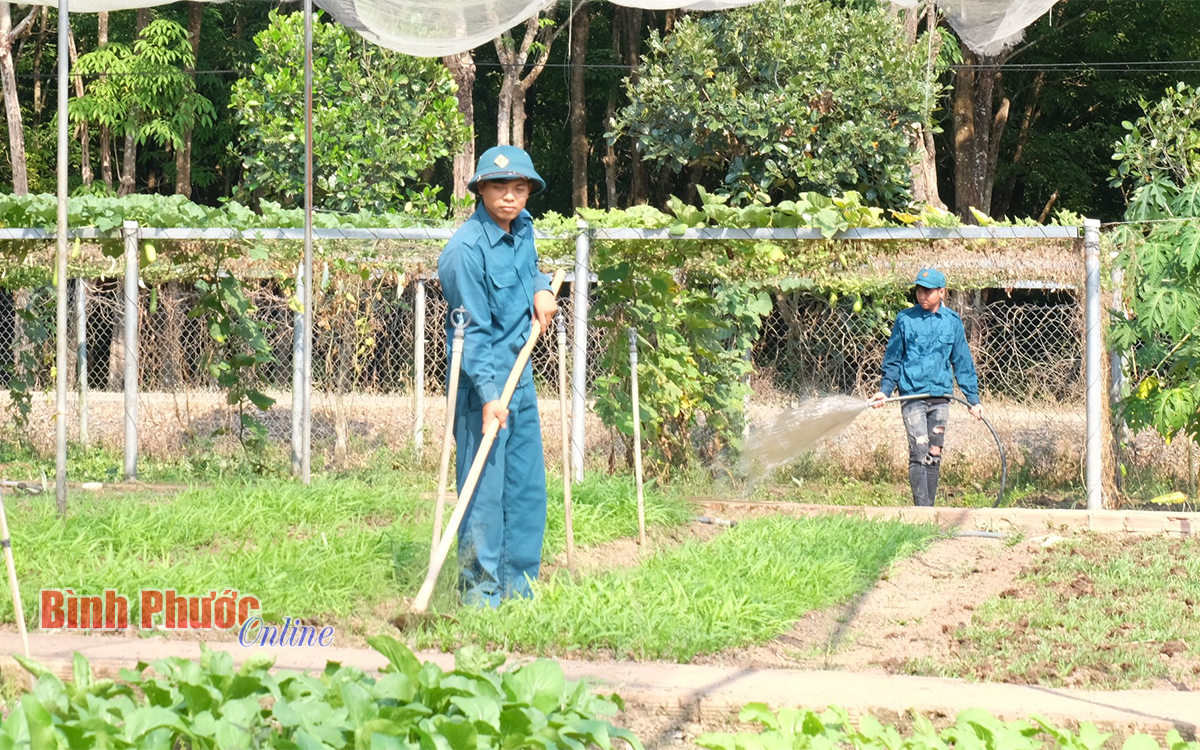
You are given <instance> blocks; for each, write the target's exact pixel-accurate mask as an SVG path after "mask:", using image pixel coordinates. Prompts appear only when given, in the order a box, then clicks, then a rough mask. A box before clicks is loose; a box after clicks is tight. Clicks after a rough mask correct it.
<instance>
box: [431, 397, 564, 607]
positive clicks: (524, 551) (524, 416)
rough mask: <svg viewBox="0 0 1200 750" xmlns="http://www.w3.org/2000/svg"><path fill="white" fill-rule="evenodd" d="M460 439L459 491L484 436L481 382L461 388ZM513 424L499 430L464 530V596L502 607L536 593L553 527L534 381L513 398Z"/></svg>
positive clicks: (461, 545) (461, 551)
mask: <svg viewBox="0 0 1200 750" xmlns="http://www.w3.org/2000/svg"><path fill="white" fill-rule="evenodd" d="M455 408H456V411H455V415H454V440H455V442H456V443H457V445H458V454H457V462H456V468H457V472H458V491H459V493H461V492H462V488H463V482H464V481H465V480H466V478H467V474H468V473H469V472H470V468H471V463H472V462H473V461H474V459H475V454H476V452H477V451H478V449H479V443H480V441H481V440H482V439H483V426H482V424H483V403H482V402H481V401H480V399H479V396H478V395H477V394H476V392H475V389H474V388H464V389H462V390H460V391H459V392H458V403H457V405H456V407H455ZM507 424H508V426H507V427H505V428H504V429H502V430H500V431H499V432H498V433H497V434H496V440H495V442H493V443H492V449H491V452H490V453H489V454H488V459H487V463H486V464H485V465H484V469H483V474H482V475H481V476H480V478H479V483H478V484H477V485H476V488H475V492H474V496H473V497H472V498H471V504H470V505H469V506H468V507H467V512H466V515H464V516H463V520H462V526H461V527H460V528H459V532H458V562H459V589H460V591H462V598H463V603H464V604H468V605H474V606H479V607H482V606H489V607H497V606H499V604H500V600H501V599H505V598H508V597H511V596H531V595H532V593H533V592H532V591H531V590H530V587H529V582H530V581H531V580H534V579H536V578H537V575H538V567H539V565H540V563H541V559H542V535H543V533H544V531H545V529H546V470H545V463H544V462H545V458H544V455H543V453H542V429H541V425H540V423H539V421H538V408H537V394H536V393H535V392H534V388H533V382H532V380H529V381H528V382H526V383H525V384H524V385H521V386H518V388H517V390H516V391H515V392H514V393H513V397H512V401H511V402H509V405H508V422H507Z"/></svg>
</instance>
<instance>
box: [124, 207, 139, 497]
mask: <svg viewBox="0 0 1200 750" xmlns="http://www.w3.org/2000/svg"><path fill="white" fill-rule="evenodd" d="M123 229H124V234H125V315H124V322H125V479H127V480H133V479H137V460H138V434H137V418H138V260H139V257H138V256H139V249H138V244H139V243H138V234H139V232H138V223H137V222H136V221H127V222H125V224H124V227H123Z"/></svg>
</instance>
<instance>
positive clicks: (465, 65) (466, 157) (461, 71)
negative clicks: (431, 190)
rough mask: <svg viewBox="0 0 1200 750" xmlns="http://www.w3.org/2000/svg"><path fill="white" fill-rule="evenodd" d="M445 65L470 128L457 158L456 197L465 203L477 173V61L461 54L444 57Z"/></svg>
mask: <svg viewBox="0 0 1200 750" xmlns="http://www.w3.org/2000/svg"><path fill="white" fill-rule="evenodd" d="M442 62H443V63H444V64H445V65H446V67H447V68H448V69H449V70H450V75H451V76H453V77H454V82H455V83H456V84H457V85H458V94H457V96H458V112H459V114H461V115H462V117H463V121H464V122H465V123H466V124H467V141H466V143H464V144H463V146H462V148H461V149H459V151H458V153H456V154H455V155H454V197H455V198H458V199H459V200H462V199H464V198H466V197H467V196H468V195H469V192H470V191H468V190H467V183H468V182H470V181H471V175H472V174H474V173H475V96H474V92H475V57H474V55H472V54H471V53H470V52H460V53H459V54H457V55H447V56H446V57H443V58H442ZM468 211H469V209H468Z"/></svg>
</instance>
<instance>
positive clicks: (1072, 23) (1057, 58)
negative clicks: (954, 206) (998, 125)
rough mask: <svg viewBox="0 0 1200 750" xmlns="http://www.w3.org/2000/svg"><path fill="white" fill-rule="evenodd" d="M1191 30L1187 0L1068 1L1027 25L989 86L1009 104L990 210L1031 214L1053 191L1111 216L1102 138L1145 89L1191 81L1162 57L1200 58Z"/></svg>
mask: <svg viewBox="0 0 1200 750" xmlns="http://www.w3.org/2000/svg"><path fill="white" fill-rule="evenodd" d="M1198 27H1200V3H1195V2H1192V0H1123V1H1122V2H1116V3H1114V2H1108V0H1073V1H1072V2H1066V3H1057V4H1056V5H1055V6H1054V9H1053V10H1052V11H1051V13H1050V14H1048V15H1047V16H1044V17H1043V18H1041V19H1039V20H1038V21H1037V22H1035V23H1034V24H1033V25H1032V26H1030V27H1029V28H1028V29H1027V30H1026V33H1025V39H1024V41H1022V42H1021V43H1020V44H1018V45H1017V46H1016V47H1014V48H1013V49H1012V50H1011V51H1010V54H1009V55H1008V56H1007V57H1006V58H1005V59H1004V60H1003V62H1004V63H1005V64H1013V65H1014V66H1019V67H1012V68H1007V69H1005V70H1004V71H1003V73H1002V79H1001V83H1000V85H999V86H997V97H998V98H1000V99H1005V98H1007V99H1008V100H1009V101H1010V104H1011V106H1010V108H1009V114H1008V125H1007V128H1006V129H1005V130H1004V143H1003V144H1002V146H1001V151H1000V158H999V160H998V164H997V173H996V179H997V185H996V187H995V192H994V193H993V201H992V206H991V214H992V215H993V216H1037V215H1038V214H1039V213H1040V212H1041V210H1042V208H1043V207H1044V206H1045V205H1046V202H1047V201H1048V200H1049V199H1050V197H1051V196H1052V195H1054V194H1056V193H1057V201H1056V202H1055V204H1054V205H1055V206H1056V207H1061V208H1065V209H1067V210H1069V211H1076V212H1079V213H1082V214H1083V215H1085V216H1098V217H1103V218H1105V219H1110V218H1117V217H1119V216H1120V215H1121V213H1122V212H1123V211H1124V208H1125V201H1124V200H1123V199H1122V196H1121V193H1120V192H1119V191H1118V190H1115V189H1113V188H1112V187H1111V186H1110V185H1109V184H1108V181H1107V179H1106V178H1107V176H1108V171H1109V169H1110V168H1111V166H1112V162H1111V161H1110V157H1111V156H1112V144H1113V142H1114V141H1117V140H1119V139H1120V138H1121V137H1122V135H1123V134H1124V131H1123V129H1122V127H1121V123H1122V121H1125V120H1133V119H1136V118H1137V117H1139V116H1140V114H1141V112H1142V110H1141V109H1140V108H1139V106H1138V102H1139V100H1140V99H1142V98H1143V97H1145V96H1146V95H1147V93H1148V92H1156V91H1161V90H1163V89H1164V88H1166V87H1167V86H1170V85H1173V84H1174V83H1175V82H1176V81H1185V82H1188V83H1191V84H1192V85H1195V84H1197V83H1200V72H1198V71H1196V70H1188V67H1187V66H1180V65H1178V64H1174V63H1171V62H1170V61H1172V60H1195V59H1197V57H1198V56H1200V35H1198V34H1196V29H1197V28H1198ZM1082 61H1086V62H1082ZM1154 61H1157V62H1154ZM1129 62H1134V63H1135V65H1130V66H1126V65H1124V63H1129ZM1147 62H1149V63H1150V64H1147ZM1137 63H1140V64H1137ZM939 146H940V153H941V154H942V155H943V156H944V157H945V159H944V160H943V163H942V164H941V165H940V166H941V167H942V168H943V169H947V170H950V169H952V165H951V164H950V162H949V158H950V156H951V155H952V153H953V147H952V144H951V143H950V134H947V136H946V138H945V139H944V140H943V142H942V143H941V144H939ZM981 208H982V207H981ZM985 210H987V209H986V208H985Z"/></svg>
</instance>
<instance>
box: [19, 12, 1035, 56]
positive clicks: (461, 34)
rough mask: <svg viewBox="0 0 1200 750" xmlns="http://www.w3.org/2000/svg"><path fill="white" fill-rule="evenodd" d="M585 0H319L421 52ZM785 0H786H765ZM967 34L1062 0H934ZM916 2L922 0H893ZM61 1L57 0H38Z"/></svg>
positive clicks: (463, 42)
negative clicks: (554, 6) (555, 6)
mask: <svg viewBox="0 0 1200 750" xmlns="http://www.w3.org/2000/svg"><path fill="white" fill-rule="evenodd" d="M556 1H558V2H563V3H566V2H580V0H314V2H316V4H317V5H318V6H319V7H321V8H323V9H325V10H326V11H327V12H328V13H329V14H330V15H331V16H333V17H334V18H335V19H337V20H338V21H339V22H340V23H342V24H344V25H345V26H347V27H349V28H352V29H354V30H355V31H357V32H358V33H360V34H362V35H363V37H365V38H366V39H368V40H370V41H372V42H374V43H376V44H378V45H380V46H382V47H387V48H389V49H394V50H396V51H398V52H404V53H405V54H409V55H416V56H418V57H440V56H442V55H450V54H455V53H458V52H465V51H467V50H470V49H474V48H475V47H478V46H479V45H481V44H486V43H487V42H489V41H491V40H492V39H495V38H496V37H498V36H500V35H501V34H502V33H504V32H505V31H507V30H508V29H511V28H512V27H514V26H516V25H517V24H520V23H522V22H524V21H526V20H528V19H529V18H530V17H531V16H533V15H535V14H537V13H538V12H540V11H541V10H542V9H543V8H545V7H547V6H548V5H550V4H552V3H554V2H556ZM761 1H762V0H611V2H613V3H616V4H618V5H624V6H627V7H631V8H645V9H647V10H666V9H683V10H694V11H701V10H704V11H711V10H724V9H727V8H736V7H740V6H744V5H752V4H754V3H756V2H761ZM767 1H768V2H780V1H783V2H786V0H767ZM936 1H937V6H938V9H939V10H941V12H942V13H943V14H944V15H945V17H946V20H947V21H948V22H949V23H950V25H951V27H953V28H954V31H955V32H956V33H957V34H958V36H959V38H961V39H962V41H963V43H964V44H966V45H967V46H968V47H970V48H971V50H972V51H974V52H975V53H977V54H980V55H996V54H999V53H1000V52H1001V51H1002V50H1004V49H1005V48H1006V47H1009V46H1011V45H1013V44H1015V43H1017V42H1018V41H1020V39H1021V37H1022V35H1023V34H1024V30H1025V28H1026V27H1027V26H1029V24H1031V23H1033V22H1034V21H1036V20H1037V19H1038V18H1040V17H1041V16H1043V15H1044V14H1045V13H1046V11H1048V10H1050V8H1051V7H1052V6H1053V5H1054V3H1055V2H1056V1H1057V0H936ZM890 2H892V3H893V4H894V5H897V6H900V7H905V8H914V7H917V6H918V5H922V4H924V2H925V0H890ZM32 4H34V5H51V6H56V5H57V4H58V3H57V2H56V1H55V0H33V2H32ZM164 4H166V3H165V2H163V0H73V1H72V2H71V3H70V7H69V10H70V11H71V12H73V13H95V12H98V11H113V10H126V9H130V8H146V7H149V6H152V5H164Z"/></svg>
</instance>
